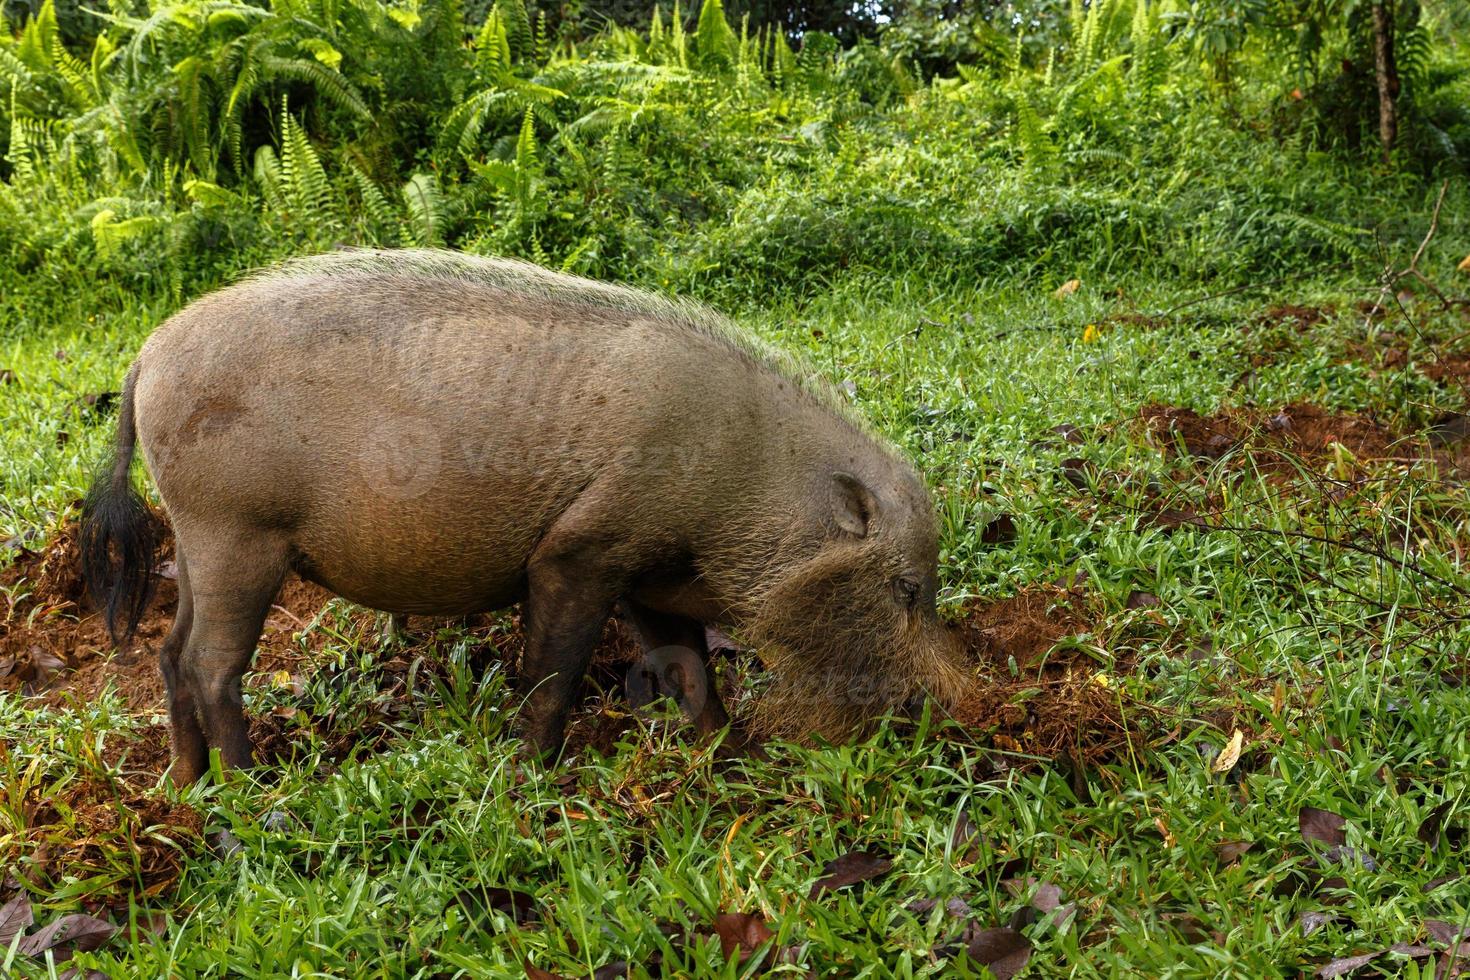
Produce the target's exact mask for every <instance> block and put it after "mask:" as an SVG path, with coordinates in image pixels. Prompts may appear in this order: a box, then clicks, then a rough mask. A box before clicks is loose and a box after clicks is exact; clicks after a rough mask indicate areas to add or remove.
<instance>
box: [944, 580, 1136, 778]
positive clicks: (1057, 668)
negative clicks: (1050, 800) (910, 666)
mask: <svg viewBox="0 0 1470 980" xmlns="http://www.w3.org/2000/svg"><path fill="white" fill-rule="evenodd" d="M1084 605H1085V604H1084V601H1083V599H1082V597H1081V593H1080V591H1079V590H1075V589H1074V590H1068V589H1064V588H1060V587H1057V586H1043V587H1035V588H1032V589H1028V590H1026V591H1023V592H1021V593H1020V594H1018V595H1016V596H1013V597H1011V598H1008V599H1001V600H998V601H994V602H976V603H973V604H972V605H970V606H969V607H968V608H967V609H966V610H965V614H964V617H963V619H961V621H960V623H959V629H960V630H961V631H962V633H963V635H964V639H965V645H966V647H967V649H968V650H969V651H970V652H971V653H972V654H973V655H974V656H975V657H976V658H977V659H978V660H979V662H980V672H981V676H982V681H983V682H982V683H981V684H980V685H978V686H977V688H976V691H975V693H974V695H973V696H972V698H971V700H970V701H969V702H967V703H966V704H964V705H962V706H961V707H960V708H959V709H958V710H957V711H956V712H955V717H956V719H957V720H958V721H959V722H960V723H961V724H962V725H963V726H964V727H965V728H967V729H969V730H971V731H975V732H989V733H990V737H991V742H992V744H993V745H994V746H995V747H996V748H998V749H1001V750H1003V751H1007V752H1014V753H1019V754H1021V755H1023V756H1031V757H1040V758H1045V759H1056V758H1062V757H1065V758H1068V759H1070V760H1072V761H1073V762H1075V763H1078V764H1083V765H1087V764H1093V763H1097V762H1101V761H1104V760H1107V759H1110V758H1114V757H1116V756H1117V755H1118V754H1119V753H1120V752H1122V751H1123V750H1124V749H1125V748H1126V746H1127V745H1128V744H1129V741H1130V738H1132V739H1136V738H1137V737H1138V736H1139V731H1138V727H1137V726H1138V720H1137V719H1136V718H1134V719H1132V728H1131V730H1130V726H1129V725H1128V724H1125V722H1124V718H1123V714H1122V711H1121V709H1120V706H1119V694H1118V692H1117V690H1116V689H1115V681H1114V678H1113V676H1112V675H1111V674H1110V673H1109V670H1110V671H1111V672H1113V673H1114V674H1115V673H1116V672H1126V671H1127V670H1130V669H1131V667H1132V665H1131V664H1127V663H1119V664H1114V665H1113V666H1112V667H1111V668H1109V670H1104V669H1103V668H1102V667H1101V666H1100V665H1099V664H1098V663H1097V662H1096V661H1095V660H1093V659H1092V658H1091V657H1090V656H1088V654H1087V653H1085V652H1084V651H1082V650H1078V649H1055V648H1056V645H1057V643H1058V642H1060V641H1061V640H1063V639H1065V638H1066V637H1069V636H1074V635H1078V634H1081V633H1084V632H1087V631H1088V628H1089V622H1090V620H1091V617H1090V616H1089V614H1088V612H1087V610H1086V609H1085V608H1084ZM1013 663H1014V667H1015V673H1012V664H1013Z"/></svg>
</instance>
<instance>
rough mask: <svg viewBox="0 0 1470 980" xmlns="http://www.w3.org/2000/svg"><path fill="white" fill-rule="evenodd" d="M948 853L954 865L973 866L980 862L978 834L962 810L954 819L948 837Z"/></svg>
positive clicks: (968, 816) (967, 815)
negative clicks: (952, 828)
mask: <svg viewBox="0 0 1470 980" xmlns="http://www.w3.org/2000/svg"><path fill="white" fill-rule="evenodd" d="M949 853H950V858H951V860H953V861H954V862H955V863H956V864H974V863H975V862H976V861H978V860H980V832H979V831H978V830H976V829H975V824H974V823H973V822H972V821H971V820H970V815H969V814H968V813H966V812H965V811H964V810H961V811H960V812H959V815H958V816H956V817H955V822H954V830H952V831H951V832H950V835H949Z"/></svg>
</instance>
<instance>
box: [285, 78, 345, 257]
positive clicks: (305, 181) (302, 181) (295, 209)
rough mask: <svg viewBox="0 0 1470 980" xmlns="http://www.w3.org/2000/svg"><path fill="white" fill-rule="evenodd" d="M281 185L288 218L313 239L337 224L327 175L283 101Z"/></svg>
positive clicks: (304, 133) (303, 132)
mask: <svg viewBox="0 0 1470 980" xmlns="http://www.w3.org/2000/svg"><path fill="white" fill-rule="evenodd" d="M280 184H281V188H282V191H283V197H284V198H285V200H286V202H287V203H288V205H289V209H290V217H291V218H293V219H294V220H295V221H296V223H297V224H298V226H300V227H302V228H304V229H305V230H307V232H308V234H310V235H311V236H313V237H315V236H316V235H317V233H318V231H319V230H328V229H330V228H332V227H334V226H335V225H336V224H337V222H336V220H335V216H334V215H333V213H332V191H331V185H330V183H329V182H328V180H327V172H326V170H325V168H323V167H322V161H321V158H320V157H319V156H317V152H316V150H315V149H314V148H313V147H312V145H311V143H310V141H309V140H307V138H306V131H305V130H304V129H302V128H301V125H300V123H298V122H297V121H296V120H295V118H293V117H292V116H291V114H290V112H289V111H287V106H286V105H285V101H284V99H283V100H282V105H281V158H280Z"/></svg>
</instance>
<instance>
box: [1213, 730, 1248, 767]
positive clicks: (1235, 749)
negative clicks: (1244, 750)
mask: <svg viewBox="0 0 1470 980" xmlns="http://www.w3.org/2000/svg"><path fill="white" fill-rule="evenodd" d="M1244 745H1245V732H1242V731H1241V730H1240V729H1239V728H1237V729H1236V730H1235V733H1234V734H1233V735H1231V736H1230V741H1229V742H1228V743H1227V744H1226V746H1225V748H1223V749H1221V750H1220V754H1219V755H1217V756H1215V761H1214V762H1213V763H1212V764H1211V765H1210V769H1211V771H1213V772H1217V773H1225V772H1229V771H1230V770H1232V769H1234V768H1235V764H1236V763H1237V762H1239V761H1240V750H1241V747H1242V746H1244Z"/></svg>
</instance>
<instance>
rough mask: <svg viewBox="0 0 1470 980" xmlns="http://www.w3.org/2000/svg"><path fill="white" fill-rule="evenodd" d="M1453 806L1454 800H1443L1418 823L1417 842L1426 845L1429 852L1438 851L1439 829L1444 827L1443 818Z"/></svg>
mask: <svg viewBox="0 0 1470 980" xmlns="http://www.w3.org/2000/svg"><path fill="white" fill-rule="evenodd" d="M1454 805H1455V801H1454V800H1445V801H1444V802H1443V803H1441V804H1440V805H1439V806H1437V807H1435V808H1434V809H1433V810H1430V811H1429V812H1428V813H1427V814H1425V816H1424V819H1423V820H1421V821H1420V822H1419V833H1418V837H1419V840H1420V841H1421V842H1422V843H1425V844H1428V845H1429V849H1430V850H1431V851H1434V850H1438V849H1439V829H1440V827H1441V826H1443V825H1444V818H1445V817H1446V816H1448V815H1449V812H1450V810H1451V808H1453V807H1454Z"/></svg>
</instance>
